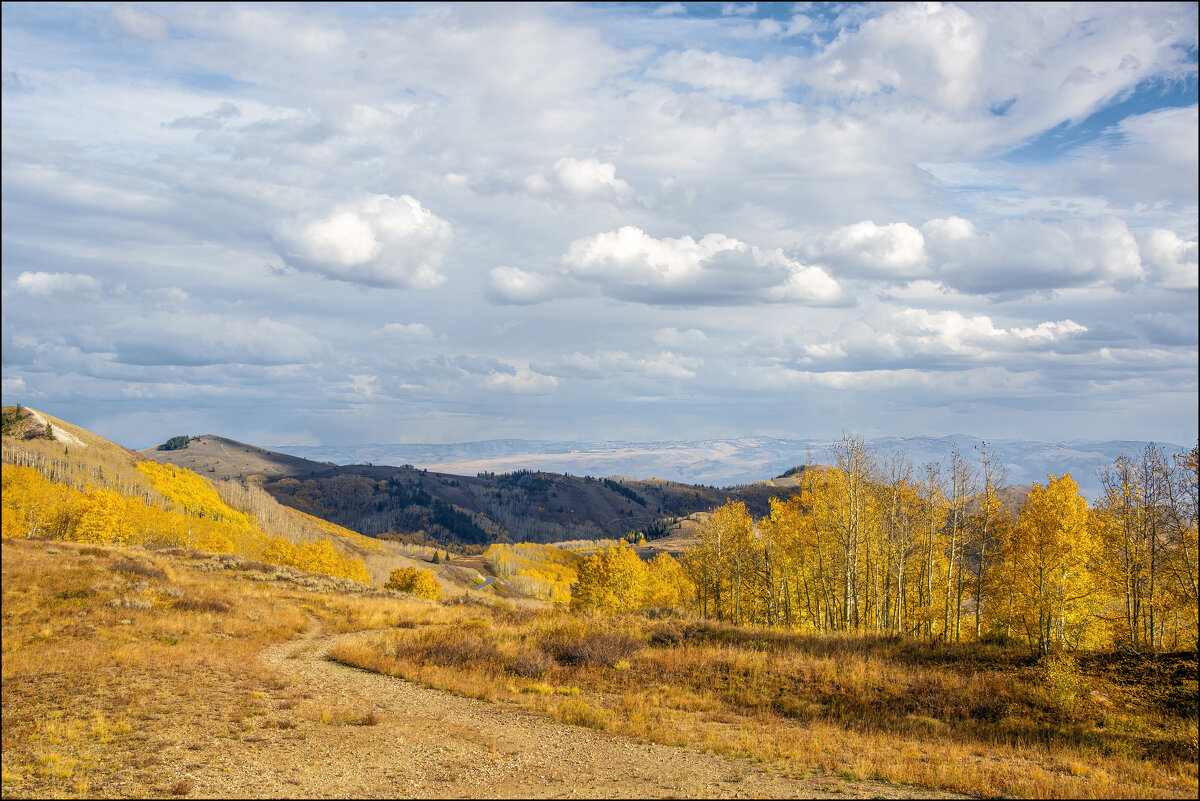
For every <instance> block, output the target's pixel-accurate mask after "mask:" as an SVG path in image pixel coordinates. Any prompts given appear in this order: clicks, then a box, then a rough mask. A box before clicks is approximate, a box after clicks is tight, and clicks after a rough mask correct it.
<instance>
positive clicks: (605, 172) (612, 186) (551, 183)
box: [524, 156, 633, 201]
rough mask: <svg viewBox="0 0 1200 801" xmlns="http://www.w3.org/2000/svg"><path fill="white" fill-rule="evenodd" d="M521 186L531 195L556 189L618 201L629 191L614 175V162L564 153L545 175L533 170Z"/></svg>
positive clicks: (574, 195) (581, 197) (575, 195)
mask: <svg viewBox="0 0 1200 801" xmlns="http://www.w3.org/2000/svg"><path fill="white" fill-rule="evenodd" d="M524 186H525V189H526V191H528V192H531V193H532V194H535V195H544V194H550V193H552V192H558V193H561V194H563V195H566V196H567V197H571V198H574V199H576V200H611V201H620V200H625V199H628V198H629V197H631V196H632V194H633V191H632V190H631V189H630V188H629V184H628V183H626V182H625V181H623V180H621V179H620V178H618V177H617V168H616V165H614V164H612V163H611V162H602V161H599V160H598V159H574V158H568V157H565V156H564V157H563V158H560V159H559V160H558V161H556V162H554V166H553V169H552V170H551V173H550V176H549V177H547V176H546V175H545V174H543V173H534V174H533V175H530V176H528V177H527V178H526V179H525V181H524Z"/></svg>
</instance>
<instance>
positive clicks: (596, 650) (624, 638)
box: [545, 626, 642, 667]
mask: <svg viewBox="0 0 1200 801" xmlns="http://www.w3.org/2000/svg"><path fill="white" fill-rule="evenodd" d="M545 645H546V649H547V650H548V651H549V652H550V654H551V655H553V656H554V658H555V659H557V660H558V661H559V662H560V663H562V664H564V665H583V666H589V665H597V666H603V667H612V666H613V665H615V664H617V663H618V662H620V661H622V660H628V659H629V658H630V657H631V656H633V655H634V654H636V653H637V652H638V651H639V650H641V648H642V643H641V641H640V640H639V639H638V638H636V637H634V636H633V635H631V634H628V633H626V632H623V631H607V630H603V629H590V630H589V629H583V630H582V631H580V630H578V628H577V627H575V626H567V627H565V628H562V629H559V630H557V631H554V632H551V633H550V634H549V635H548V636H547V642H546V644H545Z"/></svg>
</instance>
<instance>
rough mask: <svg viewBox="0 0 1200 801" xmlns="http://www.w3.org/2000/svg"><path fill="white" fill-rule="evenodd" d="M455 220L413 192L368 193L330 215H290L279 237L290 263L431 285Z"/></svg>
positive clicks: (351, 278) (384, 283)
mask: <svg viewBox="0 0 1200 801" xmlns="http://www.w3.org/2000/svg"><path fill="white" fill-rule="evenodd" d="M450 238H451V228H450V224H449V223H448V222H446V221H445V220H443V219H441V218H440V217H438V216H437V215H435V214H433V213H432V212H431V211H429V210H428V209H426V208H424V207H423V206H421V204H420V203H419V202H417V200H416V199H415V198H413V197H411V196H410V195H401V196H400V197H391V196H390V195H374V194H372V195H367V196H366V197H364V198H362V199H361V200H359V201H357V202H355V203H349V204H345V205H342V206H339V207H337V208H335V209H334V210H332V211H331V212H329V213H327V214H324V215H320V214H318V215H311V216H305V217H302V218H299V219H293V220H289V221H287V222H285V223H283V224H282V225H280V226H279V229H278V231H277V233H276V237H275V241H276V245H277V248H278V251H279V255H280V256H282V257H283V258H284V259H285V260H286V261H287V262H288V264H289V265H292V266H294V267H296V268H297V269H302V270H306V271H309V272H315V273H318V274H320V275H324V276H325V277H327V278H334V279H337V280H340V281H348V282H351V283H356V284H364V285H366V286H374V287H385V288H408V289H431V288H433V287H436V286H440V285H441V284H442V283H443V282H444V281H445V278H444V276H442V275H441V274H440V273H439V272H438V268H439V267H440V265H441V263H442V258H443V256H444V254H445V251H446V248H447V247H448V246H449V243H450Z"/></svg>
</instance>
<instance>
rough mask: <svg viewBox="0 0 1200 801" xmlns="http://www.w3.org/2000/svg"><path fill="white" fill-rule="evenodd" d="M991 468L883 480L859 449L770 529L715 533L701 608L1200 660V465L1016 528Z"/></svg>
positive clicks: (1130, 484)
mask: <svg viewBox="0 0 1200 801" xmlns="http://www.w3.org/2000/svg"><path fill="white" fill-rule="evenodd" d="M985 449H986V446H985ZM982 464H983V469H982V470H980V471H978V472H976V471H975V470H972V469H971V468H970V467H968V466H967V464H966V463H965V462H964V461H963V460H962V459H961V457H959V456H958V455H957V454H955V458H954V459H952V461H951V464H949V465H947V466H946V468H945V469H944V470H943V469H942V467H941V466H940V465H936V464H933V465H926V466H925V467H924V469H923V470H920V471H917V470H915V469H914V468H913V467H912V466H911V465H909V464H906V463H904V462H903V461H902V460H895V459H893V460H891V461H890V462H889V463H887V464H884V465H880V464H877V463H876V462H875V460H874V458H873V455H872V454H871V453H870V452H869V450H868V449H867V448H866V447H865V446H864V445H863V443H862V441H861V440H858V439H855V438H849V437H848V438H846V439H844V440H843V442H842V447H841V448H840V451H839V453H838V458H837V462H836V464H835V465H834V466H832V467H829V468H822V469H812V470H807V471H805V472H804V473H803V474H802V480H801V482H800V485H799V488H798V490H799V491H798V492H797V493H796V494H795V495H794V496H792V497H791V498H789V499H787V500H783V501H779V500H773V501H772V502H771V510H770V513H769V514H768V515H765V516H762V517H759V518H755V517H754V516H753V515H752V514H751V513H750V512H749V511H748V510H747V509H746V507H745V505H744V504H742V503H739V502H729V503H726V504H725V505H724V506H722V507H721V508H719V509H717V510H716V512H715V513H714V514H713V515H712V516H711V517H709V518H708V520H707V521H706V522H705V523H704V524H703V526H702V527H701V530H700V542H699V544H698V545H697V546H696V547H694V548H693V549H691V550H689V551H688V552H687V553H686V554H684V558H683V560H682V561H683V565H684V568H685V570H686V572H687V574H688V576H689V578H690V579H691V580H692V582H693V583H694V585H695V588H696V594H695V597H694V599H693V603H694V608H695V609H696V611H698V612H699V613H700V614H701V615H702V616H704V617H709V618H714V619H717V620H725V621H729V622H731V623H734V624H756V625H767V626H783V627H786V628H791V629H799V630H804V631H813V632H873V633H880V634H891V635H909V636H915V637H921V638H924V639H936V640H942V641H953V642H959V641H963V640H968V639H970V640H988V639H992V640H996V641H1004V640H1007V639H1010V638H1019V639H1021V640H1022V641H1024V642H1026V643H1027V644H1028V645H1029V647H1030V648H1031V649H1032V650H1034V651H1035V652H1040V653H1048V652H1050V651H1052V650H1057V649H1062V648H1066V649H1077V648H1086V647H1108V646H1112V645H1125V646H1127V647H1129V648H1131V649H1133V650H1140V649H1148V650H1158V649H1162V648H1166V649H1177V648H1184V647H1186V648H1194V647H1195V645H1196V641H1197V595H1196V587H1197V561H1196V555H1197V533H1196V532H1197V522H1196V519H1197V512H1196V495H1197V493H1196V486H1197V452H1196V451H1195V450H1193V451H1192V452H1190V453H1187V454H1178V455H1175V456H1173V457H1169V456H1168V455H1167V454H1165V453H1163V452H1162V451H1161V450H1160V449H1157V448H1154V447H1150V448H1147V449H1146V451H1145V452H1144V453H1143V454H1141V455H1140V457H1138V460H1137V461H1133V460H1130V459H1126V458H1122V459H1119V460H1118V461H1117V463H1116V464H1115V465H1114V466H1113V467H1112V468H1111V469H1110V470H1108V471H1106V474H1105V485H1106V488H1107V491H1106V494H1105V496H1104V497H1103V498H1101V499H1100V500H1099V502H1098V503H1097V504H1096V505H1095V506H1092V507H1089V505H1088V503H1087V501H1086V499H1084V498H1083V497H1082V496H1081V494H1080V493H1079V488H1078V485H1077V484H1076V483H1075V482H1074V481H1073V480H1072V478H1071V477H1070V476H1069V475H1067V476H1058V477H1055V476H1049V477H1048V480H1047V482H1046V484H1044V485H1035V486H1034V487H1033V488H1032V490H1031V491H1030V492H1029V493H1028V495H1027V496H1026V498H1025V499H1024V501H1023V502H1022V503H1021V505H1020V507H1019V510H1018V511H1017V514H1016V515H1015V516H1014V515H1012V514H1011V513H1010V512H1009V511H1008V510H1007V509H1006V508H1005V507H1004V504H1003V503H1002V500H1001V498H1002V494H1003V493H1002V490H1003V488H1004V487H1003V483H1004V482H1003V474H1002V471H1001V470H1000V469H998V467H997V466H996V465H995V463H994V462H993V461H992V460H991V459H990V458H988V457H987V455H986V450H985V454H984V459H983V462H982Z"/></svg>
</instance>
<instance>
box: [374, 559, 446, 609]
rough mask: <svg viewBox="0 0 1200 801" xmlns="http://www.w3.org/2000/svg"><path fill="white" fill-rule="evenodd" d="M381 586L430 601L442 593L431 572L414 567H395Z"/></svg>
mask: <svg viewBox="0 0 1200 801" xmlns="http://www.w3.org/2000/svg"><path fill="white" fill-rule="evenodd" d="M383 586H384V587H385V588H387V589H389V590H399V591H400V592H408V593H412V594H413V595H415V596H417V597H418V598H428V599H429V600H431V601H436V600H437V599H438V596H439V595H441V594H442V587H441V585H440V584H438V580H437V579H436V578H434V575H433V573H431V572H430V571H428V570H421V569H420V568H416V567H398V568H396V569H395V570H393V571H392V572H391V574H390V575H389V576H388V580H387V584H384V585H383Z"/></svg>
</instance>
